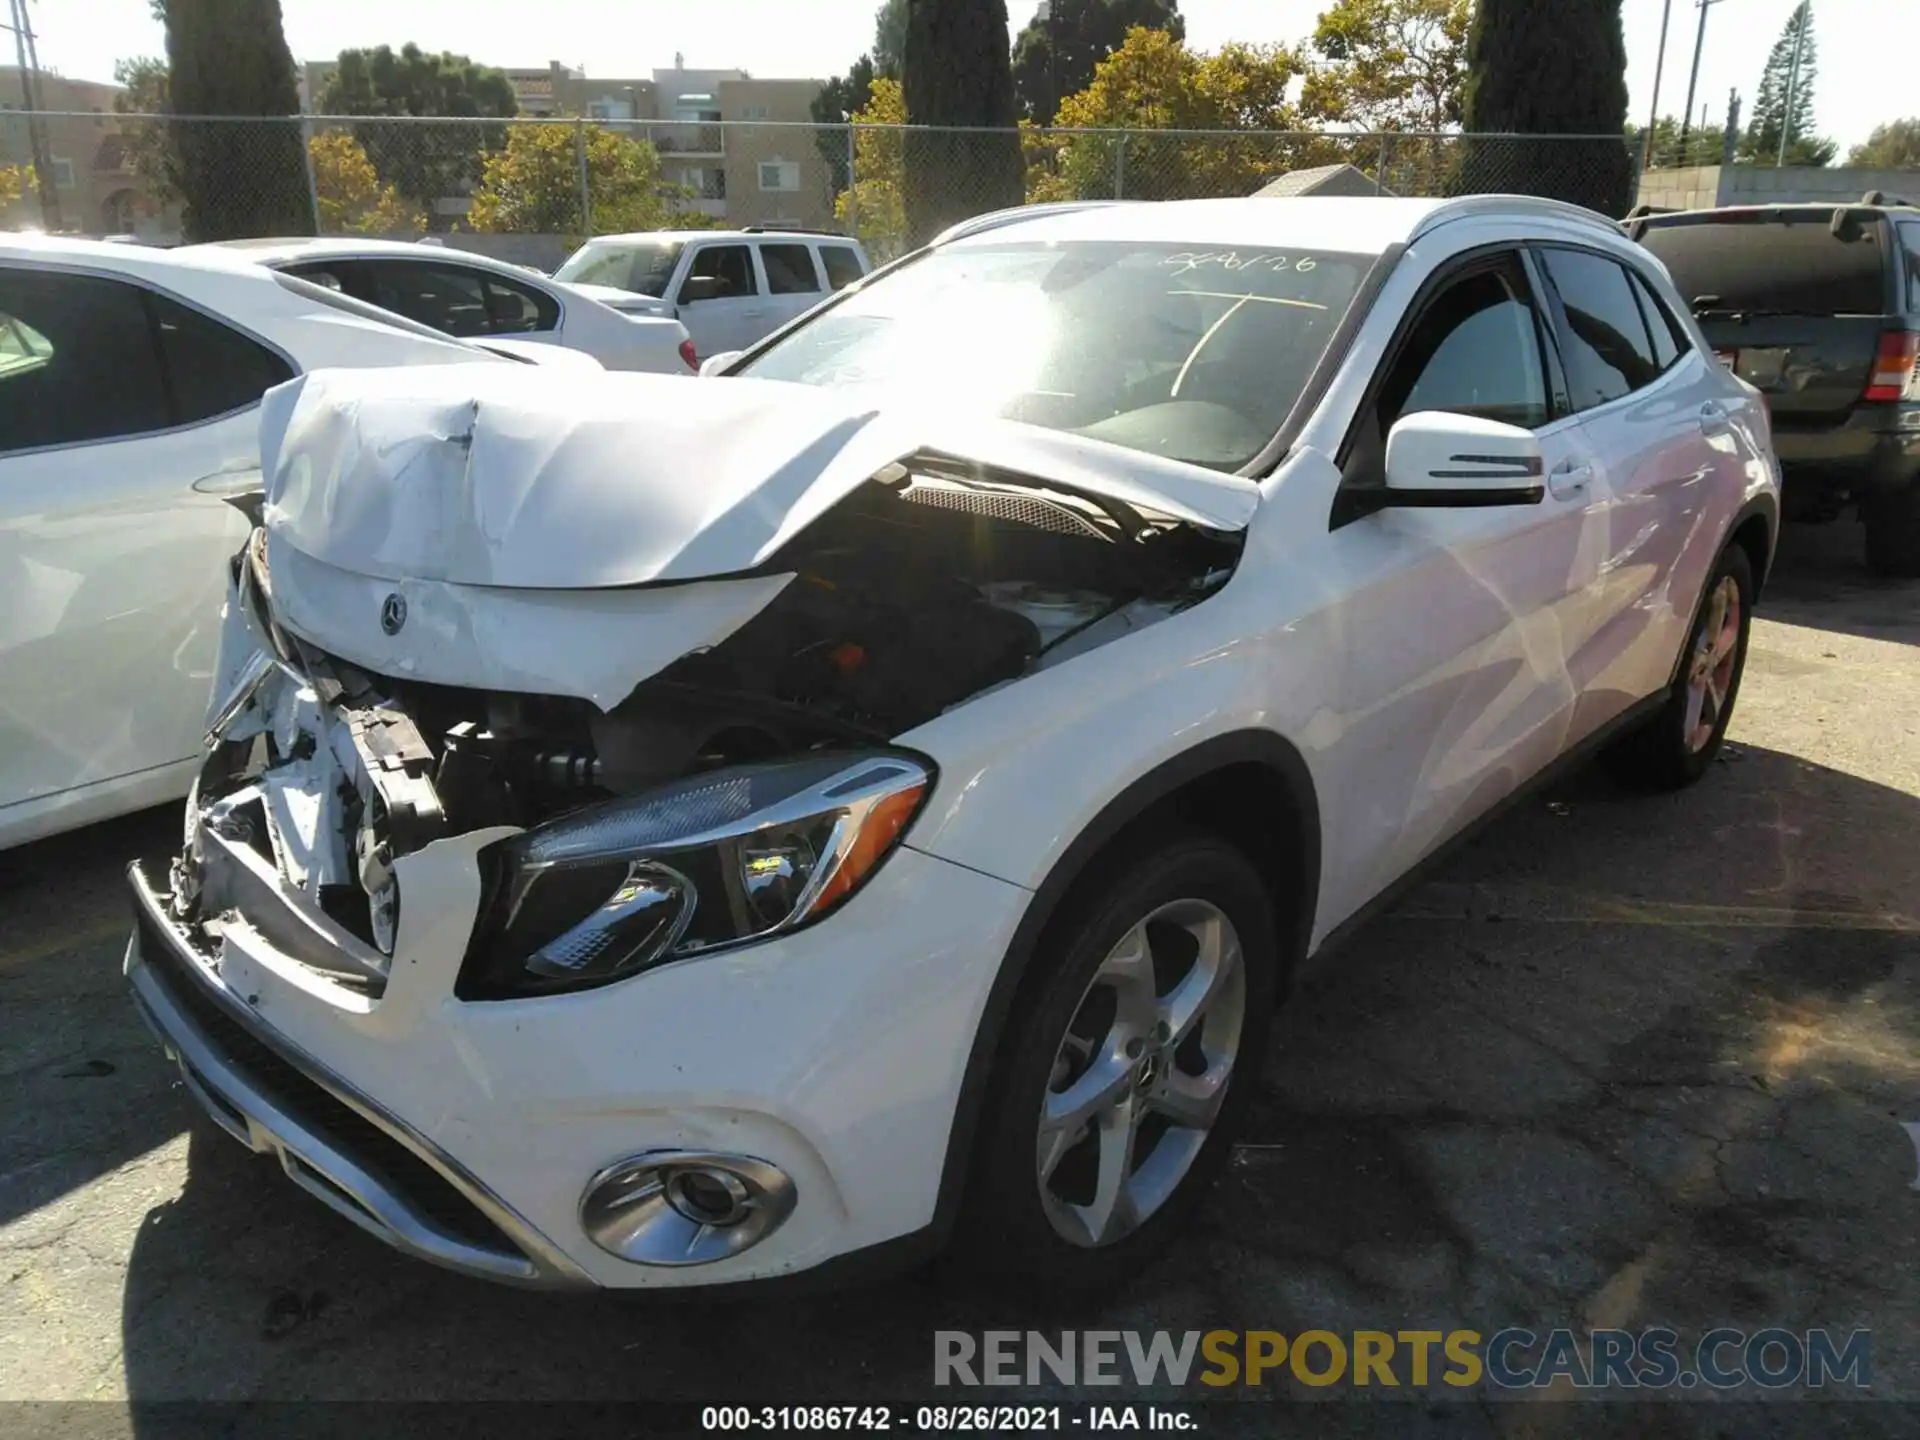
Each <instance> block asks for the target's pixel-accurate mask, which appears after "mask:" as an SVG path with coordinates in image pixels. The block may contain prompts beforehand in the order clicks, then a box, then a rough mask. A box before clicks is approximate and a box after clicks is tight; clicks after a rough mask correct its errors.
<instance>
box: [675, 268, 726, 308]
mask: <svg viewBox="0 0 1920 1440" xmlns="http://www.w3.org/2000/svg"><path fill="white" fill-rule="evenodd" d="M722 293H723V291H722V289H721V282H720V277H719V276H717V275H689V276H688V277H687V278H686V279H684V280H682V281H681V282H680V303H681V304H682V305H691V304H693V303H694V302H695V301H696V300H718V299H719V298H720V296H721V294H722Z"/></svg>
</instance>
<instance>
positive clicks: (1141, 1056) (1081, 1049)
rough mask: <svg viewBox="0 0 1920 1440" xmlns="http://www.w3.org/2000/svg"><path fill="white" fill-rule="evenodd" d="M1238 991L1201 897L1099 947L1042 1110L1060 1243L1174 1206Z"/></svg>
mask: <svg viewBox="0 0 1920 1440" xmlns="http://www.w3.org/2000/svg"><path fill="white" fill-rule="evenodd" d="M1246 992H1247V977H1246V965H1245V960H1244V956H1243V954H1242V951H1241V945H1240V937H1239V934H1238V933H1237V932H1236V931H1235V929H1234V927H1233V923H1232V922H1231V921H1230V920H1228V919H1227V917H1226V915H1225V914H1224V913H1223V912H1222V911H1221V910H1220V909H1219V908H1218V907H1217V906H1215V905H1212V904H1209V903H1208V902H1206V901H1204V900H1197V899H1188V900H1175V901H1172V902H1170V903H1168V904H1165V905H1162V906H1160V907H1159V908H1158V909H1156V910H1154V911H1153V912H1152V913H1151V914H1149V915H1148V916H1147V917H1146V918H1145V919H1143V920H1141V921H1139V922H1138V923H1137V924H1135V925H1134V926H1133V927H1132V928H1131V929H1130V930H1128V931H1127V933H1126V934H1125V935H1123V936H1121V937H1120V940H1119V941H1118V942H1117V943H1116V944H1115V945H1114V947H1113V948H1112V949H1111V950H1110V951H1108V952H1107V956H1106V958H1105V959H1104V960H1102V961H1101V962H1100V966H1099V968H1098V969H1097V970H1096V971H1095V972H1094V975H1093V979H1092V980H1091V981H1090V982H1089V984H1088V986H1087V989H1086V993H1085V994H1084V995H1083V996H1082V997H1081V1000H1080V1004H1079V1006H1078V1007H1077V1008H1076V1010H1075V1012H1074V1017H1073V1019H1072V1021H1071V1022H1070V1023H1069V1024H1068V1026H1067V1033H1066V1035H1065V1036H1064V1037H1063V1038H1062V1040H1061V1042H1060V1045H1059V1048H1058V1050H1057V1052H1056V1054H1055V1056H1054V1062H1053V1070H1052V1074H1051V1076H1050V1078H1049V1083H1048V1086H1047V1090H1046V1094H1045V1096H1044V1097H1043V1099H1042V1101H1041V1107H1040V1125H1039V1133H1038V1136H1037V1143H1036V1148H1035V1173H1036V1176H1037V1178H1038V1181H1039V1185H1040V1198H1041V1203H1042V1206H1043V1207H1044V1209H1045V1210H1046V1214H1047V1219H1048V1220H1049V1221H1050V1222H1051V1224H1052V1225H1053V1228H1054V1230H1055V1232H1056V1233H1057V1234H1058V1235H1060V1237H1061V1238H1062V1239H1064V1240H1066V1241H1068V1242H1069V1243H1071V1244H1074V1245H1079V1246H1086V1247H1097V1246H1103V1245H1110V1244H1112V1243H1114V1242H1115V1241H1117V1240H1120V1239H1123V1238H1124V1237H1125V1236H1127V1235H1128V1234H1130V1233H1132V1232H1133V1231H1134V1230H1136V1229H1138V1228H1139V1227H1140V1226H1141V1225H1142V1224H1144V1223H1145V1222H1146V1221H1147V1220H1148V1219H1149V1218H1151V1217H1152V1216H1153V1214H1154V1213H1155V1212H1156V1211H1158V1210H1159V1209H1160V1208H1161V1207H1162V1206H1163V1205H1165V1204H1166V1203H1167V1201H1168V1200H1169V1199H1171V1198H1172V1196H1173V1193H1174V1191H1175V1190H1177V1189H1178V1188H1179V1186H1180V1182H1181V1181H1182V1180H1183V1179H1184V1178H1185V1177H1186V1174H1187V1172H1188V1170H1189V1169H1191V1168H1192V1166H1193V1162H1194V1160H1195V1158H1196V1157H1197V1156H1198V1155H1199V1153H1200V1150H1201V1148H1202V1147H1203V1146H1204V1145H1205V1144H1206V1140H1207V1136H1208V1134H1209V1133H1210V1132H1211V1130H1212V1129H1213V1125H1214V1122H1215V1120H1216V1119H1218V1117H1219V1114H1220V1106H1221V1103H1222V1102H1223V1101H1224V1099H1225V1098H1226V1093H1227V1085H1228V1083H1229V1082H1230V1081H1231V1079H1232V1077H1233V1066H1234V1061H1235V1060H1236V1059H1237V1058H1238V1057H1239V1054H1240V1048H1241V1039H1242V1035H1243V1033H1244V1031H1245V1026H1246V1008H1247V1006H1246Z"/></svg>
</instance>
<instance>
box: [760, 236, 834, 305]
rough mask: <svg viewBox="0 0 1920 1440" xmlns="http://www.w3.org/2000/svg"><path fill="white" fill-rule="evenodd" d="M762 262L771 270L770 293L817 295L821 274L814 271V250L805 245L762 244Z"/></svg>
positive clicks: (769, 278)
mask: <svg viewBox="0 0 1920 1440" xmlns="http://www.w3.org/2000/svg"><path fill="white" fill-rule="evenodd" d="M760 263H761V264H762V265H764V266H765V267H766V270H767V293H768V294H769V295H817V294H819V293H820V277H819V276H818V275H816V274H815V273H814V270H813V252H812V251H811V250H809V249H808V248H807V247H806V246H804V245H762V246H761V247H760Z"/></svg>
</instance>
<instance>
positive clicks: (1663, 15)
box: [1640, 0, 1686, 170]
mask: <svg viewBox="0 0 1920 1440" xmlns="http://www.w3.org/2000/svg"><path fill="white" fill-rule="evenodd" d="M1672 18H1673V0H1660V54H1659V56H1658V58H1657V59H1655V60H1654V62H1653V113H1652V114H1651V115H1649V116H1648V117H1647V143H1646V145H1645V146H1643V147H1642V149H1641V152H1640V168H1641V169H1642V170H1651V169H1652V168H1653V132H1654V131H1655V130H1657V129H1659V128H1660V77H1661V76H1662V75H1664V74H1665V73H1666V69H1667V22H1668V21H1669V20H1671V19H1672ZM1680 158H1681V160H1682V162H1684V161H1685V160H1686V156H1685V154H1684V153H1683V154H1682V155H1681V157H1680Z"/></svg>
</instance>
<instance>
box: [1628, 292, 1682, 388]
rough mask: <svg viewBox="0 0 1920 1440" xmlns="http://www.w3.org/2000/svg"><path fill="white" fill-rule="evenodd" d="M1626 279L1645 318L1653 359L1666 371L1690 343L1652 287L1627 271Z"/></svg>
mask: <svg viewBox="0 0 1920 1440" xmlns="http://www.w3.org/2000/svg"><path fill="white" fill-rule="evenodd" d="M1627 278H1628V279H1629V280H1631V281H1632V282H1633V293H1634V295H1635V297H1636V298H1638V300H1639V301H1640V311H1641V313H1642V314H1643V315H1645V316H1646V317H1647V333H1648V335H1649V336H1650V337H1651V338H1652V340H1653V358H1654V360H1655V361H1656V362H1658V364H1659V366H1660V368H1661V369H1662V370H1666V369H1668V368H1669V367H1670V366H1671V365H1672V364H1673V362H1674V361H1676V360H1678V359H1679V358H1680V356H1681V353H1682V352H1683V351H1685V350H1686V349H1687V347H1688V345H1689V344H1690V343H1691V342H1690V341H1689V340H1688V339H1687V333H1686V331H1684V330H1682V329H1681V328H1680V325H1679V322H1678V321H1676V320H1675V319H1674V318H1673V315H1672V314H1671V313H1670V312H1669V311H1668V309H1667V307H1666V306H1665V305H1663V304H1661V303H1660V297H1659V296H1658V295H1656V294H1654V293H1653V287H1652V286H1651V285H1649V284H1647V282H1646V280H1645V279H1644V278H1643V277H1641V276H1640V275H1637V274H1635V273H1634V272H1633V271H1632V270H1629V271H1627Z"/></svg>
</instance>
